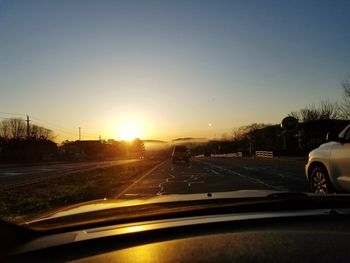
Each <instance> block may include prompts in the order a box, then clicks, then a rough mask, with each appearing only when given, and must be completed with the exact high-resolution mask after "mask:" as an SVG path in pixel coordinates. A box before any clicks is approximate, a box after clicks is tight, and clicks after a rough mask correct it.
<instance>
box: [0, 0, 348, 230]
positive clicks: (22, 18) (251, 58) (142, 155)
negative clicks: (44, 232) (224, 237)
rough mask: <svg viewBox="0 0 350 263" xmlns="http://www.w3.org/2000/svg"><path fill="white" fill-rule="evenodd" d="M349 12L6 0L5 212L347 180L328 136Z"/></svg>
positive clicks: (343, 111)
mask: <svg viewBox="0 0 350 263" xmlns="http://www.w3.org/2000/svg"><path fill="white" fill-rule="evenodd" d="M349 14H350V1H342V0H339V1H329V0H318V1H313V0H304V1H278V0H265V1H259V0H250V1H246V0H235V1H226V0H217V1H202V0H186V1H166V0H157V1H142V0H133V1H122V0H114V1H86V0H74V1H53V0H46V1H25V0H22V1H21V0H18V1H9V0H0V46H1V48H0V219H2V220H6V221H11V222H14V223H16V224H20V223H22V222H26V221H28V220H31V219H35V218H36V217H38V216H40V215H42V214H48V213H50V212H51V211H56V210H57V209H68V208H69V207H71V206H72V205H77V206H79V205H80V204H85V203H86V202H89V201H96V202H100V201H101V200H104V201H108V200H118V201H126V200H130V199H141V198H144V199H147V200H155V199H157V197H160V196H168V195H171V196H174V198H179V199H181V196H182V195H191V194H193V195H195V194H198V195H199V196H200V198H202V197H203V196H207V194H208V193H215V192H220V193H221V192H225V193H230V192H238V194H242V192H243V193H244V192H245V191H248V192H249V191H256V192H259V193H264V194H265V193H266V191H269V192H271V191H275V192H298V193H299V192H302V193H311V192H316V193H323V194H326V193H327V194H330V193H338V192H341V193H343V192H345V193H350V189H349V188H350V187H349V185H348V184H347V183H346V182H349V180H350V179H349V178H348V179H346V178H347V177H348V176H349V174H350V173H349V172H348V171H349V169H350V167H349V163H350V156H348V155H347V154H348V153H346V152H345V150H346V149H345V150H344V149H343V150H344V152H345V153H344V156H345V157H344V158H345V159H346V160H341V161H337V160H335V162H330V160H329V159H327V158H328V157H329V156H331V155H330V154H329V151H330V148H331V147H329V144H327V143H331V142H327V141H326V136H327V132H328V131H330V130H331V131H332V132H333V131H334V134H339V133H340V132H341V131H342V130H344V128H345V127H346V126H347V125H349V121H350V49H349V47H350V34H349V32H350V31H349V25H350V15H349ZM330 137H331V136H330ZM332 137H333V138H332V139H334V141H337V140H338V141H339V138H338V137H336V136H332ZM345 137H346V138H347V139H348V140H350V129H349V130H348V131H347V133H346V135H345ZM331 145H335V143H334V142H333V144H332V143H331ZM345 148H346V147H345ZM325 156H327V158H326V157H325ZM339 156H340V155H339ZM339 158H340V157H339ZM329 163H332V164H333V163H335V164H337V165H339V167H334V169H333V168H332V169H329V167H328V165H329ZM334 171H336V172H334ZM340 173H342V174H340ZM338 178H345V179H344V180H343V181H340V180H338ZM203 193H205V195H200V194H203ZM213 196H215V195H213ZM152 198H155V199H152ZM174 200H175V199H174ZM101 202H102V201H101ZM149 202H151V201H149ZM96 207H99V206H96ZM88 208H89V209H90V208H91V206H89V207H88ZM84 209H85V208H84ZM84 209H83V208H82V210H84ZM159 209H160V210H161V209H162V207H161V206H160V207H159ZM287 209H288V208H287ZM77 210H79V209H77ZM77 210H75V211H77ZM82 210H79V211H82ZM64 213H66V214H69V212H68V211H65V212H64Z"/></svg>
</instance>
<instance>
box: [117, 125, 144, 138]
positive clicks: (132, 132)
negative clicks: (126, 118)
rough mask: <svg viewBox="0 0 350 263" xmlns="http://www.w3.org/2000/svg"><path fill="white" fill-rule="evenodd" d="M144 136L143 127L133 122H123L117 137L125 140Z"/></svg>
mask: <svg viewBox="0 0 350 263" xmlns="http://www.w3.org/2000/svg"><path fill="white" fill-rule="evenodd" d="M140 137H142V132H141V128H140V127H139V126H138V125H137V124H136V123H133V122H127V123H123V124H121V125H120V127H118V131H117V138H119V139H121V140H124V141H132V140H133V139H135V138H140Z"/></svg>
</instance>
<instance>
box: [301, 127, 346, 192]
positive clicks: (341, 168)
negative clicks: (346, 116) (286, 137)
mask: <svg viewBox="0 0 350 263" xmlns="http://www.w3.org/2000/svg"><path fill="white" fill-rule="evenodd" d="M327 137H328V138H327V140H328V141H329V142H328V143H325V144H322V145H321V146H320V147H318V148H317V149H315V150H313V151H311V152H310V153H309V160H308V163H307V164H306V166H305V173H306V178H307V179H308V180H309V182H310V186H311V191H312V192H314V193H322V194H326V193H332V192H350V125H348V126H347V127H346V128H345V129H344V130H343V131H342V132H340V133H339V135H336V136H332V135H331V134H328V135H327Z"/></svg>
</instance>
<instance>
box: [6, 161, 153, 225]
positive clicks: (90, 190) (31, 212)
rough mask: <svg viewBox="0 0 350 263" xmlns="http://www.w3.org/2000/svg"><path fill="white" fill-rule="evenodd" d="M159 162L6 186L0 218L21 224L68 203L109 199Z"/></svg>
mask: <svg viewBox="0 0 350 263" xmlns="http://www.w3.org/2000/svg"><path fill="white" fill-rule="evenodd" d="M158 163H159V161H152V160H142V161H139V162H135V163H128V164H120V165H116V166H111V167H107V168H97V169H94V170H91V171H88V172H77V173H74V174H69V175H64V176H61V177H58V178H57V177H56V178H47V179H46V180H44V181H41V182H38V183H33V184H30V185H25V186H18V187H15V188H11V189H7V190H6V191H3V192H1V193H0V218H1V219H3V220H6V221H10V222H14V223H20V222H23V221H24V220H26V219H28V218H30V217H33V216H35V215H38V214H41V213H44V212H49V211H51V210H53V209H56V208H60V207H64V206H67V205H72V204H77V203H81V202H86V201H91V200H96V199H102V198H112V197H113V196H116V195H117V194H118V193H119V192H121V191H122V190H123V189H124V188H125V187H127V186H128V185H130V184H131V183H132V182H133V181H135V180H137V179H138V178H139V177H140V176H142V174H143V173H145V172H146V171H148V170H150V169H151V168H153V167H154V166H155V165H157V164H158Z"/></svg>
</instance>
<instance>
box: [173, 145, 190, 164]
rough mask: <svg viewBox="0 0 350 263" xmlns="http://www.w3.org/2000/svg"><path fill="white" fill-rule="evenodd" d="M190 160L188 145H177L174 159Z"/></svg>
mask: <svg viewBox="0 0 350 263" xmlns="http://www.w3.org/2000/svg"><path fill="white" fill-rule="evenodd" d="M189 160H190V153H189V151H188V149H187V147H186V146H180V145H178V146H175V147H174V149H173V154H172V161H173V163H176V162H178V161H184V162H186V163H188V162H189Z"/></svg>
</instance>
